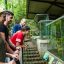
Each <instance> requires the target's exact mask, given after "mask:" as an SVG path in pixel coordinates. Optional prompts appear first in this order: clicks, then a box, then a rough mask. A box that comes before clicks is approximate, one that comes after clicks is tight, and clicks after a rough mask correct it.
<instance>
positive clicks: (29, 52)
mask: <svg viewBox="0 0 64 64" xmlns="http://www.w3.org/2000/svg"><path fill="white" fill-rule="evenodd" d="M23 54H39V52H38V51H28V52H27V51H25V52H23Z"/></svg>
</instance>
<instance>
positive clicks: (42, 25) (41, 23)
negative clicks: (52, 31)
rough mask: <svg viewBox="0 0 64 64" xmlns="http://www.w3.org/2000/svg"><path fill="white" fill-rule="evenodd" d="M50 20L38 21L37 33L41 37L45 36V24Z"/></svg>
mask: <svg viewBox="0 0 64 64" xmlns="http://www.w3.org/2000/svg"><path fill="white" fill-rule="evenodd" d="M50 22H52V20H40V21H39V22H38V25H39V33H40V36H41V38H47V27H46V24H48V23H50Z"/></svg>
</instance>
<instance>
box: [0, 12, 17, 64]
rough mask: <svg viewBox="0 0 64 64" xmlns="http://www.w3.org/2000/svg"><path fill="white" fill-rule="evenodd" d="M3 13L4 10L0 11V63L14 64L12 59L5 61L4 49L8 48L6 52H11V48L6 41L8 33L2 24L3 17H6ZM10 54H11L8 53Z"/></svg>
mask: <svg viewBox="0 0 64 64" xmlns="http://www.w3.org/2000/svg"><path fill="white" fill-rule="evenodd" d="M5 15H6V14H5V12H1V13H0V22H1V23H0V64H16V63H15V61H14V60H12V61H10V62H9V63H5V57H6V50H8V52H10V53H13V51H12V49H11V48H10V47H9V45H8V43H7V35H8V34H7V33H6V31H7V28H6V26H5V25H4V24H3V23H4V22H3V21H4V19H5V18H7V17H4V16H5ZM8 19H9V18H8ZM8 19H7V20H8ZM5 24H6V23H5ZM5 47H6V48H5ZM10 56H12V55H10Z"/></svg>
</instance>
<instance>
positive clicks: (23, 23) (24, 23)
mask: <svg viewBox="0 0 64 64" xmlns="http://www.w3.org/2000/svg"><path fill="white" fill-rule="evenodd" d="M23 26H26V19H25V18H23V19H22V20H21V21H20V24H15V25H14V26H13V29H12V33H13V34H14V33H16V32H17V31H19V30H21V29H22V27H23Z"/></svg>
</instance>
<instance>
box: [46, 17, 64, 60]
mask: <svg viewBox="0 0 64 64" xmlns="http://www.w3.org/2000/svg"><path fill="white" fill-rule="evenodd" d="M46 26H47V28H48V36H49V37H48V38H49V40H50V43H49V47H48V50H49V51H50V52H52V53H53V54H55V55H56V56H58V57H59V58H60V59H62V60H64V56H63V55H64V16H62V17H60V18H58V19H56V20H54V21H52V22H50V23H48V24H46Z"/></svg>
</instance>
